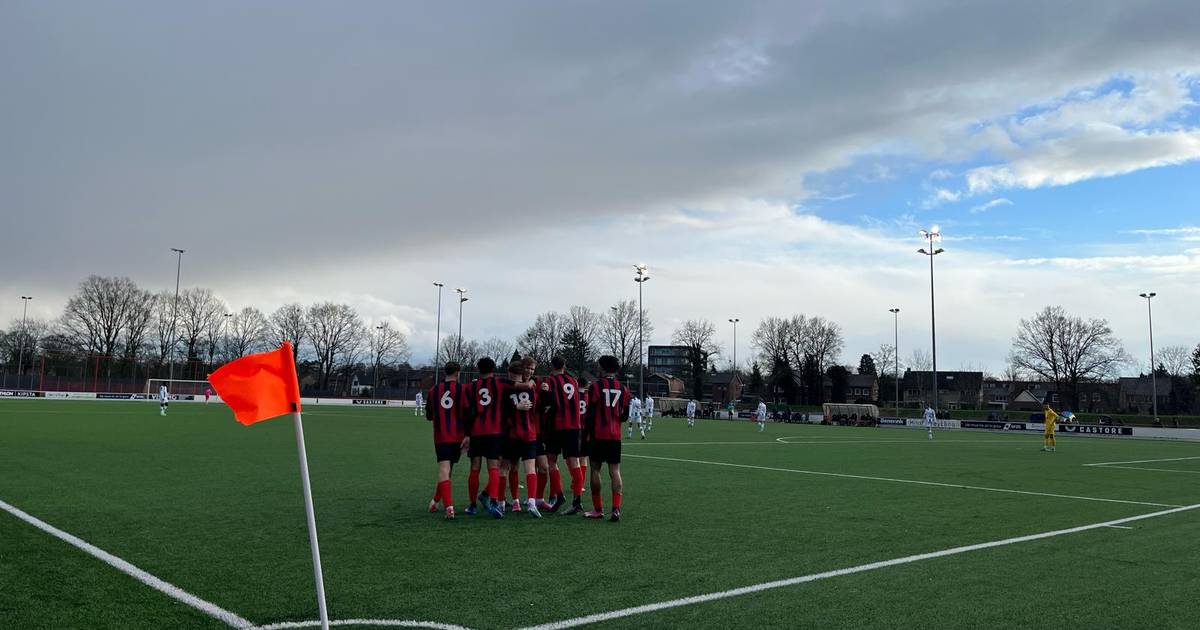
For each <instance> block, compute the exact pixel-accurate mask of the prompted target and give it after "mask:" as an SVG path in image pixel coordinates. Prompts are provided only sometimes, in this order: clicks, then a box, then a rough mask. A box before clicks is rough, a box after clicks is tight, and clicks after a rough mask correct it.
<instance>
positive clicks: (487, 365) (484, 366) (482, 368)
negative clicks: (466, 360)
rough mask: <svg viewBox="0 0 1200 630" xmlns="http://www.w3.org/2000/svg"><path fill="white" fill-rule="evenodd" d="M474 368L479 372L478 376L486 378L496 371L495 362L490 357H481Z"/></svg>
mask: <svg viewBox="0 0 1200 630" xmlns="http://www.w3.org/2000/svg"><path fill="white" fill-rule="evenodd" d="M475 368H476V369H478V370H479V375H480V376H487V375H488V374H492V373H494V372H495V371H496V362H495V361H493V360H492V358H491V357H483V358H482V359H480V360H478V361H476V362H475Z"/></svg>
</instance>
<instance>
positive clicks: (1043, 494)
mask: <svg viewBox="0 0 1200 630" xmlns="http://www.w3.org/2000/svg"><path fill="white" fill-rule="evenodd" d="M625 456H626V457H637V458H641V459H657V460H662V461H668V462H685V463H688V464H706V465H709V466H729V467H731V468H750V469H753V470H771V471H775V472H789V473H797V474H801V475H820V476H823V477H841V478H844V479H866V480H870V481H890V482H892V483H911V484H916V485H921V486H938V487H941V488H962V489H965V490H982V491H984V492H1006V493H1010V494H1028V495H1033V496H1039V497H1056V498H1059V499H1077V500H1080V501H1102V502H1105V503H1125V504H1129V505H1149V506H1151V507H1169V508H1177V507H1180V506H1178V505H1172V504H1170V503H1151V502H1148V501H1127V500H1125V499H1107V498H1103V497H1081V496H1076V495H1072V494H1055V493H1051V492H1033V491H1031V490H1010V489H1007V488H988V487H985V486H967V485H963V484H959V483H941V482H938V481H920V480H917V479H893V478H891V477H871V476H868V475H851V474H847V473H833V472H823V471H820V470H800V469H797V468H774V467H771V466H753V465H751V464H731V463H729V462H707V461H703V460H699V459H681V458H676V457H656V456H654V455H634V454H632V453H627V454H626V455H625Z"/></svg>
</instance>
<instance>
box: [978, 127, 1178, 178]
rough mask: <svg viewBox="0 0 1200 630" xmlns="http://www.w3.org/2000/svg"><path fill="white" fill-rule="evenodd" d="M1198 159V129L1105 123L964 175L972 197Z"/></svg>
mask: <svg viewBox="0 0 1200 630" xmlns="http://www.w3.org/2000/svg"><path fill="white" fill-rule="evenodd" d="M1198 158H1200V130H1188V131H1165V132H1146V131H1128V130H1125V129H1122V128H1120V127H1116V126H1112V125H1108V124H1092V125H1088V126H1087V128H1086V130H1085V131H1083V132H1081V133H1078V134H1074V135H1070V136H1066V137H1062V138H1057V139H1053V140H1046V141H1044V142H1040V143H1037V144H1036V145H1035V146H1034V147H1033V148H1031V149H1030V150H1029V151H1028V152H1026V153H1025V154H1024V155H1021V156H1020V157H1017V158H1015V159H1013V160H1010V161H1009V162H1008V163H1007V164H1003V165H996V166H984V167H979V168H975V169H971V170H970V171H968V172H967V175H966V181H967V191H968V192H969V193H970V194H972V195H978V194H984V193H989V192H993V191H996V190H1001V189H1006V188H1041V187H1043V186H1065V185H1067V184H1073V183H1075V182H1079V181H1083V180H1087V179H1093V178H1096V177H1112V176H1114V175H1124V174H1126V173H1132V172H1134V171H1139V170H1142V169H1147V168H1156V167H1160V166H1169V165H1174V164H1182V163H1184V162H1189V161H1191V160H1195V159H1198Z"/></svg>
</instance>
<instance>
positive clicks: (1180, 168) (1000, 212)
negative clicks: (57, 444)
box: [0, 0, 1200, 371]
mask: <svg viewBox="0 0 1200 630" xmlns="http://www.w3.org/2000/svg"><path fill="white" fill-rule="evenodd" d="M847 5H852V6H847ZM1198 78H1200V11H1197V10H1196V5H1195V2H1194V1H1192V0H1181V1H1176V2H1142V3H1136V6H1135V3H1129V2H1103V1H1096V0H1089V1H1087V2H1046V1H1045V0H1041V1H1038V2H1009V3H996V2H986V3H985V2H978V3H972V2H914V1H909V2H904V3H896V2H878V3H872V2H854V3H847V2H829V3H813V2H803V3H802V2H794V1H792V2H778V3H774V2H736V3H734V2H695V1H687V2H655V3H652V4H651V3H639V4H634V3H579V2H553V3H545V2H538V3H524V2H478V3H470V2H463V3H398V2H351V3H335V2H327V3H316V2H246V1H244V0H240V1H237V2H203V3H179V2H174V3H164V2H112V1H106V0H101V1H96V2H55V3H47V2H23V1H17V0H11V1H8V2H5V3H3V5H0V85H3V96H2V97H0V111H2V113H3V115H2V116H0V199H2V200H3V203H2V204H0V212H3V221H2V225H3V229H2V230H0V256H2V260H3V266H2V269H3V272H2V274H0V296H3V298H2V299H0V326H7V325H8V323H9V322H10V321H11V320H12V319H13V318H14V317H17V318H19V316H20V308H21V302H20V299H19V297H18V296H19V295H22V294H24V295H33V296H34V297H35V299H34V301H33V303H32V304H31V314H34V315H36V316H39V317H50V316H55V315H57V314H58V313H59V312H60V310H61V308H62V305H63V303H64V302H65V300H66V298H67V296H69V295H70V294H71V292H72V291H73V290H74V287H75V285H76V284H77V283H78V282H79V281H80V280H81V279H82V278H84V277H85V276H87V275H89V274H101V275H128V276H129V277H131V278H133V279H134V280H135V281H137V282H138V283H140V284H141V285H143V286H145V287H147V288H151V289H155V290H158V289H164V288H170V287H172V286H173V283H174V273H175V268H174V263H175V260H174V256H173V255H172V253H171V252H170V251H169V248H171V247H180V248H184V249H186V250H187V253H186V254H185V256H184V259H183V283H184V285H185V286H195V285H201V286H207V287H211V288H213V289H214V290H216V291H217V292H218V293H219V294H220V295H221V296H222V297H223V298H225V300H226V301H227V302H228V303H229V306H230V307H231V309H238V308H241V307H243V306H257V307H259V308H261V309H263V310H265V311H269V310H272V309H274V308H275V307H277V306H279V305H280V304H282V303H284V302H287V301H291V300H300V301H304V302H310V301H314V300H335V301H340V302H347V303H350V304H352V305H353V306H355V307H356V308H358V309H359V311H360V312H361V313H363V315H364V316H365V317H367V318H368V319H370V320H372V321H377V320H381V319H385V318H386V319H391V320H392V321H394V322H395V323H397V324H399V325H401V326H402V327H403V328H404V329H405V330H406V331H407V332H408V333H409V334H410V336H411V340H410V341H411V345H412V346H413V349H414V355H415V358H417V359H421V358H423V357H426V356H428V355H429V354H430V353H431V351H432V346H433V339H434V332H433V331H434V321H435V314H436V308H437V303H436V291H435V289H434V287H433V286H432V284H431V283H432V282H433V281H441V282H444V283H446V286H447V288H450V287H456V286H462V287H466V288H468V289H469V291H470V295H471V301H470V302H468V303H467V304H466V307H467V308H466V316H465V318H464V334H465V335H466V336H468V337H489V336H493V335H498V336H503V337H514V336H516V335H517V334H519V333H520V332H521V330H523V329H524V328H525V326H527V325H528V324H529V323H530V322H531V321H532V319H533V316H534V315H535V314H536V313H538V312H542V311H545V310H565V309H567V308H568V307H569V306H570V305H572V304H584V305H588V306H591V307H593V308H596V309H597V310H601V309H604V308H606V307H607V306H608V305H610V304H612V303H614V302H615V301H617V300H619V299H622V298H628V297H636V285H635V283H634V282H633V281H632V269H631V265H632V264H633V263H635V262H639V261H644V262H645V263H646V264H648V265H649V266H650V273H651V276H652V279H651V281H650V282H649V283H647V285H646V287H645V288H646V307H647V308H648V309H649V311H650V313H651V315H652V317H653V321H654V324H655V327H656V329H657V335H656V337H655V338H654V339H652V340H651V341H654V342H663V341H667V340H668V337H669V335H670V332H671V331H672V330H673V329H674V328H675V326H676V325H677V324H678V323H679V322H680V321H682V320H684V319H688V318H699V317H704V318H709V319H711V320H713V321H716V322H720V323H721V327H720V331H721V336H722V342H723V343H724V344H725V350H726V353H727V354H729V353H730V351H731V350H732V330H731V327H730V326H729V324H727V323H726V320H727V319H728V318H730V317H739V318H741V320H742V323H741V324H740V326H739V333H740V334H739V341H738V346H739V353H738V354H739V359H744V358H746V357H747V356H748V355H749V337H750V335H749V333H750V331H751V330H752V329H753V327H754V326H755V325H756V323H757V321H758V320H759V319H761V318H762V317H764V316H767V315H790V314H792V313H798V312H803V313H806V314H810V315H822V316H825V317H828V318H831V319H833V320H835V321H837V322H839V323H840V324H841V325H842V326H843V328H844V329H845V333H846V338H847V346H846V352H845V354H844V355H843V357H842V359H843V360H844V361H846V362H847V363H854V364H856V363H857V357H858V356H859V355H860V354H862V353H863V352H871V351H874V350H875V349H877V348H878V346H879V344H880V343H884V342H890V340H891V336H892V320H891V314H889V313H888V311H887V309H888V308H890V307H893V306H897V307H900V308H901V309H902V311H901V317H900V322H901V325H900V334H901V343H900V345H901V354H902V355H904V356H907V355H908V354H909V352H910V351H911V349H912V348H913V347H914V346H917V345H921V346H922V347H927V340H928V338H929V325H930V322H929V285H928V280H929V278H928V266H927V260H926V259H925V258H923V257H921V256H919V255H918V254H917V253H916V248H917V247H919V246H920V242H919V239H918V236H917V230H919V229H921V228H925V227H929V226H931V225H934V224H938V225H940V226H941V227H942V230H943V232H945V234H946V240H945V243H944V244H943V246H944V247H945V249H946V250H947V251H946V253H945V254H944V255H942V256H939V257H938V259H937V264H938V268H937V273H938V275H937V281H938V326H939V328H938V332H939V335H938V340H939V352H938V354H939V365H940V366H941V367H944V368H957V367H959V366H963V365H973V366H976V367H985V368H990V369H992V370H995V371H1000V370H1001V369H1002V368H1003V366H1004V363H1005V355H1006V354H1007V351H1008V347H1009V341H1010V339H1011V337H1012V336H1013V334H1014V332H1015V330H1016V326H1017V322H1018V320H1019V319H1020V318H1021V317H1027V316H1029V315H1032V314H1033V313H1034V312H1036V311H1037V310H1039V309H1040V308H1042V307H1043V306H1046V305H1050V304H1055V305H1062V306H1064V307H1065V308H1067V309H1068V310H1069V311H1072V312H1075V313H1079V314H1083V315H1088V316H1097V317H1104V318H1107V319H1108V320H1110V322H1111V323H1112V325H1113V327H1114V329H1115V330H1116V331H1117V333H1118V334H1119V335H1120V336H1121V337H1122V339H1123V340H1124V341H1125V343H1126V347H1127V349H1128V350H1129V351H1130V352H1132V353H1133V354H1135V355H1136V356H1138V357H1142V356H1144V355H1145V354H1146V353H1147V350H1148V343H1147V339H1146V312H1145V303H1144V301H1142V300H1140V299H1138V297H1137V294H1138V293H1139V292H1142V291H1147V290H1153V291H1157V292H1158V293H1159V294H1160V297H1159V298H1157V299H1156V300H1155V307H1156V311H1155V332H1156V345H1159V346H1161V345H1169V344H1186V345H1189V346H1194V345H1195V344H1196V343H1197V342H1198V341H1200V332H1198V331H1197V329H1196V326H1195V322H1196V321H1197V319H1198V318H1197V315H1198V313H1197V310H1198V309H1197V307H1198V306H1200V282H1197V278H1198V276H1197V272H1200V206H1198V204H1200V188H1198V187H1197V185H1196V182H1198V181H1200V163H1197V162H1196V160H1197V159H1198V158H1200V110H1198V108H1197V105H1196V103H1197V97H1198V96H1200V81H1198ZM445 304H446V309H447V313H446V317H444V319H443V328H447V327H449V328H453V327H455V326H457V323H458V322H457V313H456V312H455V311H454V309H452V308H451V305H452V304H453V301H452V299H450V298H449V297H448V298H447V299H446V301H445Z"/></svg>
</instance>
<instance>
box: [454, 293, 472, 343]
mask: <svg viewBox="0 0 1200 630" xmlns="http://www.w3.org/2000/svg"><path fill="white" fill-rule="evenodd" d="M455 291H458V348H456V349H455V350H454V358H455V359H457V360H458V361H462V360H463V356H462V313H463V303H464V302H466V301H467V300H469V299H471V298H469V297H467V290H466V289H455Z"/></svg>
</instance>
